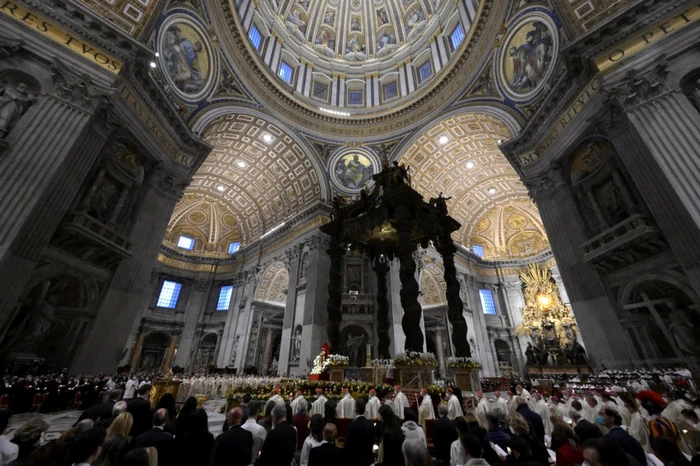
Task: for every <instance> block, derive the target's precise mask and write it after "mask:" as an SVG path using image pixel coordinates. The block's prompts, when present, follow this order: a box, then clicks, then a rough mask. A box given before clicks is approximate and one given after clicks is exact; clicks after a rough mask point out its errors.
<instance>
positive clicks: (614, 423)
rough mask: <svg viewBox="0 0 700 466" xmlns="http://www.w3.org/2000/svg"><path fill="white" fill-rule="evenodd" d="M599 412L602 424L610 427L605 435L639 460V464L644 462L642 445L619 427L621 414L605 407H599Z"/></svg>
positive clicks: (645, 457) (644, 454)
mask: <svg viewBox="0 0 700 466" xmlns="http://www.w3.org/2000/svg"><path fill="white" fill-rule="evenodd" d="M599 414H600V415H601V416H602V418H603V425H604V426H605V427H607V428H608V429H610V430H609V431H608V435H606V437H607V438H608V439H610V440H612V441H613V442H614V443H615V444H616V445H618V446H619V447H620V448H622V449H623V450H624V451H625V453H627V454H628V455H630V456H631V457H633V458H634V459H635V460H637V461H639V463H640V464H646V460H647V455H646V453H644V448H643V447H642V445H641V444H640V443H639V442H638V441H637V439H635V438H634V437H632V436H631V435H630V434H628V433H627V431H625V429H623V428H622V427H620V426H621V425H622V416H620V414H619V413H618V412H617V411H615V410H614V409H612V408H606V407H603V408H601V409H600V413H599Z"/></svg>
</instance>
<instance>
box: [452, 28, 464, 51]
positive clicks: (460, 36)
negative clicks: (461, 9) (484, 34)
mask: <svg viewBox="0 0 700 466" xmlns="http://www.w3.org/2000/svg"><path fill="white" fill-rule="evenodd" d="M462 41H464V28H463V27H462V23H458V24H457V27H455V28H454V31H452V34H450V43H451V44H452V50H453V51H454V50H457V47H459V46H460V45H461V44H462Z"/></svg>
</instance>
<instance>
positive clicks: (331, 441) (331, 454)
mask: <svg viewBox="0 0 700 466" xmlns="http://www.w3.org/2000/svg"><path fill="white" fill-rule="evenodd" d="M336 438H338V429H337V428H336V427H335V424H331V423H330V422H329V423H328V424H326V425H325V426H323V442H321V446H318V447H316V448H312V449H311V453H309V466H328V465H338V463H339V462H340V461H342V454H343V450H342V449H341V448H338V447H336V446H335V439H336Z"/></svg>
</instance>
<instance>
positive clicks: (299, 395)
mask: <svg viewBox="0 0 700 466" xmlns="http://www.w3.org/2000/svg"><path fill="white" fill-rule="evenodd" d="M301 400H304V393H303V392H302V391H301V390H297V396H296V398H294V399H293V400H292V402H291V403H289V406H290V407H291V408H292V414H297V413H298V412H299V403H300V402H301ZM304 401H306V400H304ZM303 404H304V405H307V403H303Z"/></svg>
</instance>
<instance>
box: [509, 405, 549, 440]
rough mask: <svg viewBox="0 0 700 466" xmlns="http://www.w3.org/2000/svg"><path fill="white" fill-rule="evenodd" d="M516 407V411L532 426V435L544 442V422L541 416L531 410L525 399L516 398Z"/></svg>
mask: <svg viewBox="0 0 700 466" xmlns="http://www.w3.org/2000/svg"><path fill="white" fill-rule="evenodd" d="M515 405H516V406H517V408H515V410H516V411H517V412H518V413H519V414H520V415H521V416H522V417H524V418H525V420H526V421H527V422H528V424H530V425H531V426H532V429H533V432H532V433H533V434H535V435H536V436H537V438H538V439H540V440H541V441H542V442H544V422H542V418H541V417H540V415H539V414H537V413H536V412H534V411H533V410H531V409H530V407H529V406H528V404H527V401H525V398H523V397H521V396H518V397H516V398H515Z"/></svg>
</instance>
